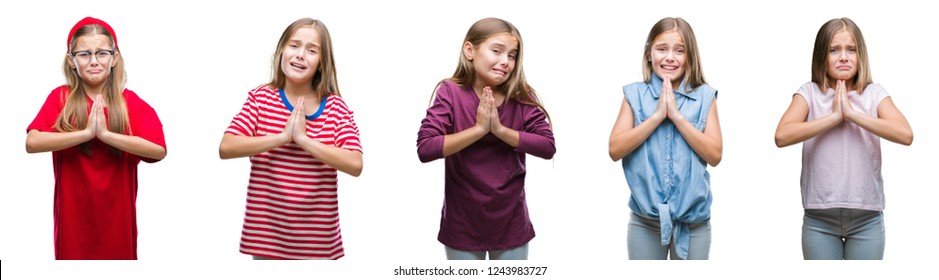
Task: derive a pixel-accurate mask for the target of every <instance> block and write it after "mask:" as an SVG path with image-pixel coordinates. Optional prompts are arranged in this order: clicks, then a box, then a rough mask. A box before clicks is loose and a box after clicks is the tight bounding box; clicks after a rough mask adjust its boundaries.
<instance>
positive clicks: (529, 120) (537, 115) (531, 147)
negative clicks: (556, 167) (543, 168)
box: [515, 96, 556, 159]
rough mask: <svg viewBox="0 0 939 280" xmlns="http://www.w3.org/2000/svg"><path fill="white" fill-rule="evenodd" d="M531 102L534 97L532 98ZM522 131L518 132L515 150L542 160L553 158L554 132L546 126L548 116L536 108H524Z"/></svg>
mask: <svg viewBox="0 0 939 280" xmlns="http://www.w3.org/2000/svg"><path fill="white" fill-rule="evenodd" d="M532 98H533V100H537V99H534V98H535V97H534V96H533V97H532ZM525 108H526V112H525V114H524V116H525V127H524V131H519V132H518V147H516V148H515V150H517V151H519V152H523V153H526V154H531V155H533V156H536V157H540V158H543V159H551V158H553V157H554V153H555V152H556V148H555V146H554V132H552V131H551V125H550V124H548V115H547V114H546V113H545V112H544V111H542V110H541V108H538V107H537V106H531V105H527V106H525Z"/></svg>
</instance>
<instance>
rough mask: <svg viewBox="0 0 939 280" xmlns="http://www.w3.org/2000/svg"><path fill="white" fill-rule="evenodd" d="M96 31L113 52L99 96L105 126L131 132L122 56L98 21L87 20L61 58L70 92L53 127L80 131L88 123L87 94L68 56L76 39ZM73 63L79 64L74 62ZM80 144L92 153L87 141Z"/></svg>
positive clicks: (57, 129) (88, 153) (76, 32)
mask: <svg viewBox="0 0 939 280" xmlns="http://www.w3.org/2000/svg"><path fill="white" fill-rule="evenodd" d="M95 34H97V35H104V36H107V37H108V39H109V40H110V41H111V46H113V47H114V50H113V51H114V54H113V57H112V58H111V59H112V62H111V63H112V65H113V66H112V67H111V69H110V73H109V74H108V78H107V80H106V81H105V83H104V90H103V91H102V94H103V96H102V97H103V98H104V102H105V104H107V108H108V130H110V131H112V132H115V133H120V134H130V133H132V132H131V131H130V125H129V123H130V121H129V119H128V116H127V104H126V102H125V101H124V94H123V92H124V85H125V83H126V82H127V73H126V72H125V71H124V59H122V58H121V56H120V50H119V49H118V48H117V46H116V45H115V44H114V36H113V35H112V34H111V33H109V32H108V31H107V30H106V29H105V28H103V27H102V26H101V25H98V24H89V25H85V26H83V27H81V28H79V29H78V30H77V31H75V35H73V36H72V38H71V40H70V41H69V53H68V54H67V55H66V56H65V61H63V62H62V72H64V73H65V80H66V86H67V87H68V91H69V92H68V94H67V95H66V96H65V100H64V103H65V105H64V106H63V108H62V112H60V113H59V117H58V118H57V119H56V120H55V124H54V125H53V128H54V129H55V130H56V131H61V132H70V131H79V130H82V129H85V127H86V125H87V123H88V100H87V99H88V98H87V97H86V93H85V86H84V82H83V81H82V79H81V77H80V76H79V75H78V70H77V69H76V68H72V65H71V64H69V58H70V56H72V50H73V49H74V48H75V46H76V44H77V43H78V38H80V37H82V36H86V35H95ZM75 67H79V66H78V65H75ZM79 148H80V149H81V150H82V152H84V153H85V154H86V155H91V150H89V149H88V146H87V143H83V144H80V145H79Z"/></svg>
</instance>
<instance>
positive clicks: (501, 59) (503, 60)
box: [499, 53, 509, 65]
mask: <svg viewBox="0 0 939 280" xmlns="http://www.w3.org/2000/svg"><path fill="white" fill-rule="evenodd" d="M499 65H509V54H508V53H505V54H503V55H501V56H499Z"/></svg>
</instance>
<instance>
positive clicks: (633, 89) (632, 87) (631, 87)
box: [623, 82, 651, 100]
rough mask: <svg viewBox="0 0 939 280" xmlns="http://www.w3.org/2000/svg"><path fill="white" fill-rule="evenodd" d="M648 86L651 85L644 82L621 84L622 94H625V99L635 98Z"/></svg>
mask: <svg viewBox="0 0 939 280" xmlns="http://www.w3.org/2000/svg"><path fill="white" fill-rule="evenodd" d="M650 86H651V85H649V84H648V83H644V82H635V83H631V84H628V85H625V86H623V95H625V96H626V99H627V100H636V99H637V98H639V96H640V95H641V94H642V93H643V92H646V90H647V89H648V88H649V87H650Z"/></svg>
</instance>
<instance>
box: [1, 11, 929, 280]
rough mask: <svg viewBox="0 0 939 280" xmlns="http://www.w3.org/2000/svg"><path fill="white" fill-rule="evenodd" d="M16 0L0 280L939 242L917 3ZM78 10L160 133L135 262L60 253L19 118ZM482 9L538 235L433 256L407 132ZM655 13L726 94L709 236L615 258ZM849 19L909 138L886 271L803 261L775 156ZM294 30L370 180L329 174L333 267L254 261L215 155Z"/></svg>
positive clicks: (781, 154) (39, 95)
mask: <svg viewBox="0 0 939 280" xmlns="http://www.w3.org/2000/svg"><path fill="white" fill-rule="evenodd" d="M26 2H27V1H15V2H14V1H5V2H3V4H0V6H2V7H0V26H3V27H4V28H3V33H2V35H0V37H2V38H3V40H2V42H0V62H2V64H0V79H2V80H0V82H2V85H3V86H4V88H5V90H4V91H3V101H4V104H5V106H4V109H3V110H2V111H0V119H2V121H0V129H2V131H3V132H4V133H3V134H2V136H0V141H2V142H0V159H2V162H3V163H2V164H3V165H2V166H3V167H4V168H3V178H4V181H3V183H2V184H0V227H2V228H0V259H2V260H3V262H2V263H3V268H2V278H4V279H35V278H48V277H62V276H69V277H74V278H78V279H91V278H94V279H101V278H104V279H117V278H143V279H162V278H169V277H178V278H184V279H189V278H196V277H199V278H202V277H211V278H219V277H221V276H225V277H227V278H237V279H240V278H258V277H265V278H266V277H280V278H287V277H301V278H320V277H321V276H333V277H338V278H341V279H348V278H352V277H353V276H367V277H369V278H382V279H384V278H393V270H394V269H395V268H398V267H399V266H402V267H404V268H410V267H414V266H417V267H424V268H429V267H434V266H436V267H447V266H454V267H455V268H476V269H482V268H485V267H487V266H489V265H520V266H548V274H547V275H546V276H542V277H532V279H554V278H560V279H570V278H575V277H580V276H587V277H597V276H607V277H611V278H625V277H629V276H634V275H645V276H651V275H659V276H664V277H665V278H679V277H696V276H697V277H700V276H705V277H710V276H717V275H721V276H723V275H733V274H744V275H754V274H755V275H785V276H797V277H798V276H803V275H809V276H818V277H826V276H840V277H843V276H851V277H860V278H868V277H871V278H883V277H884V276H890V275H892V274H891V273H890V271H908V272H910V271H911V272H926V271H928V269H929V268H928V267H927V265H928V264H929V263H927V260H930V259H933V257H934V256H935V254H936V250H937V249H939V248H937V245H936V242H933V241H932V238H934V237H933V236H932V235H933V234H935V232H936V225H935V224H936V223H935V221H934V219H933V217H934V216H935V215H934V213H933V210H934V207H931V206H932V205H935V204H936V199H937V194H939V191H937V190H936V187H937V186H936V182H935V181H930V180H931V179H929V178H931V174H934V173H932V172H934V171H933V170H931V168H932V167H933V166H934V163H933V162H932V161H931V160H930V159H935V158H937V156H939V154H937V149H936V147H935V141H936V128H935V125H934V124H933V123H932V122H931V121H929V116H931V114H930V111H929V110H931V109H932V108H931V106H930V105H932V104H935V103H936V102H937V101H939V100H937V98H936V96H935V94H936V92H935V86H934V85H933V83H934V80H935V77H936V73H935V71H936V70H935V69H936V68H935V67H936V64H937V59H936V55H935V51H934V49H935V46H936V45H937V42H936V39H935V36H934V35H933V33H934V32H935V31H936V28H937V27H939V26H937V24H936V22H935V21H934V20H932V18H933V17H934V13H930V12H929V9H926V8H924V7H922V6H919V5H917V4H914V1H877V2H871V3H864V4H861V3H857V1H843V2H840V1H839V2H835V1H830V2H824V3H816V1H808V2H805V3H801V2H798V3H796V2H793V1H785V2H787V3H786V4H783V3H760V2H762V1H758V3H754V4H736V3H734V4H730V3H700V2H695V1H669V2H666V1H642V2H639V3H628V4H627V3H620V4H612V3H611V1H566V2H565V3H564V4H557V3H554V4H546V3H541V2H536V1H531V2H521V1H518V2H516V1H511V2H509V1H463V2H456V1H452V2H447V3H433V4H429V3H424V2H415V1H252V2H251V3H239V4H224V5H221V4H205V3H196V1H159V2H153V3H136V2H135V3H123V2H121V1H114V2H111V1H93V2H87V1H84V2H66V1H60V2H51V3H50V2H44V1H28V3H26ZM507 2H508V3H507ZM612 2H616V1H612ZM780 2H783V1H780ZM921 3H923V2H921ZM85 16H94V17H98V18H101V19H103V20H105V21H107V22H109V23H110V24H111V25H112V26H113V27H114V28H115V31H116V33H117V35H118V40H119V43H120V46H121V49H122V53H121V54H122V55H123V56H124V59H125V62H126V66H127V71H128V77H129V82H128V84H127V87H128V88H129V89H132V90H134V91H136V92H137V93H138V94H139V95H140V96H141V97H142V98H143V99H144V100H146V101H147V102H149V103H150V104H151V105H152V106H153V107H154V108H155V109H156V111H157V113H158V114H159V116H160V118H161V120H162V121H163V125H164V133H165V135H166V143H167V145H168V152H169V153H168V156H167V157H166V159H164V160H163V161H162V162H159V163H156V164H146V163H141V164H140V166H139V177H140V186H139V187H140V189H139V194H138V203H137V211H138V228H139V232H140V234H139V238H138V243H139V250H138V252H139V258H140V261H137V262H124V261H78V262H67V261H66V262H57V261H53V258H54V255H53V238H52V237H53V230H52V226H53V223H52V202H53V200H52V198H53V174H52V164H51V154H50V153H43V154H27V153H26V152H25V149H24V148H23V147H24V142H25V138H26V133H25V129H26V127H27V125H28V124H29V123H30V122H31V121H32V120H33V118H34V117H35V116H36V113H37V112H38V110H39V108H40V106H41V105H42V103H43V101H44V100H45V98H46V96H47V95H48V94H49V92H50V90H52V89H53V88H55V87H56V86H58V85H60V84H62V83H63V82H64V78H63V74H62V73H61V64H62V62H63V56H64V54H65V52H66V46H65V43H66V37H67V34H68V31H69V29H70V28H71V27H72V25H73V24H74V23H75V22H77V21H78V20H80V19H81V18H82V17H85ZM490 16H494V17H499V18H503V19H506V20H508V21H510V22H512V23H513V24H514V25H515V26H516V27H518V28H519V30H520V31H521V34H522V36H523V39H524V43H525V46H524V47H525V48H524V50H523V52H524V55H525V57H524V67H525V69H526V70H527V73H526V74H527V76H528V79H529V82H530V83H531V84H532V85H533V86H534V87H535V89H536V90H537V91H538V93H539V94H540V96H541V98H542V99H543V102H544V104H545V106H546V107H547V109H548V112H549V113H550V114H551V116H552V118H553V120H554V130H555V131H554V133H555V137H556V140H557V150H558V152H557V155H556V156H555V158H554V159H553V160H550V161H546V160H541V159H538V158H535V157H529V160H528V171H529V173H528V180H527V183H526V185H527V186H526V191H527V193H528V207H529V210H530V212H531V219H532V221H533V223H534V226H535V230H536V233H537V237H535V239H534V240H532V241H531V243H530V253H529V260H528V261H518V262H447V261H445V260H444V259H445V256H444V250H443V246H442V245H441V244H440V243H439V242H438V241H437V240H436V236H437V230H438V226H439V218H440V207H441V204H442V201H443V186H442V184H443V161H442V160H438V161H435V162H432V163H428V164H421V163H420V162H419V161H418V159H417V156H416V148H415V140H416V138H417V129H418V127H419V125H420V120H421V119H422V118H423V117H424V114H425V111H424V110H425V109H426V107H427V105H428V100H429V97H430V95H431V93H432V90H433V88H434V85H435V84H436V83H437V82H438V81H439V80H441V79H443V78H447V77H449V75H450V74H452V73H453V70H454V68H455V67H456V63H457V59H458V55H459V49H460V46H461V43H462V39H463V36H464V35H465V34H466V31H467V29H468V28H469V27H470V25H471V24H472V23H473V22H475V21H476V20H478V19H481V18H484V17H490ZM667 16H680V17H683V18H684V19H686V20H687V21H688V22H690V23H691V25H692V27H693V28H694V30H695V33H696V35H697V39H698V44H699V45H698V47H699V50H700V54H701V57H702V63H703V69H704V73H705V74H706V75H705V76H706V78H707V81H708V83H709V84H710V85H712V86H713V87H715V88H717V89H718V90H719V92H720V94H719V99H718V107H719V113H720V119H721V126H722V128H723V135H724V156H723V161H722V163H721V164H720V165H719V166H717V167H716V168H710V171H711V178H712V179H711V186H712V191H713V194H714V204H713V207H712V217H713V218H712V220H711V224H712V229H713V242H712V244H711V252H710V258H711V261H707V262H687V263H680V264H679V263H673V262H672V263H665V262H651V263H650V262H630V261H627V255H626V225H627V221H628V213H629V212H628V211H629V209H628V207H627V201H628V196H629V192H628V188H627V186H626V180H625V179H624V177H623V174H622V169H621V165H620V163H619V162H615V163H614V162H612V161H610V159H609V158H608V156H607V145H608V138H609V132H610V129H611V127H612V125H613V122H614V120H615V118H616V115H617V113H618V110H619V107H620V102H621V100H622V91H621V86H622V85H625V84H628V83H631V82H635V81H639V80H641V78H642V74H641V72H640V71H641V64H640V62H641V56H642V46H643V43H644V40H645V37H646V35H647V34H648V32H649V29H650V28H651V27H652V25H653V24H654V23H655V22H656V21H658V20H659V19H661V18H663V17H667ZM842 16H847V17H850V18H852V19H853V20H854V21H855V22H856V23H857V24H858V25H859V26H860V27H861V29H862V31H863V33H864V35H865V37H866V39H867V45H868V47H869V54H870V63H871V66H872V72H873V77H874V81H875V82H877V83H880V84H882V85H884V87H885V88H886V89H887V90H888V91H889V93H890V94H891V96H892V97H893V101H894V102H895V103H896V105H897V106H898V107H899V108H900V110H901V111H902V112H903V113H904V114H905V115H906V117H907V118H908V119H909V121H910V124H911V125H912V127H913V131H914V134H915V141H914V144H913V145H912V146H910V147H905V146H901V145H897V144H894V143H890V142H887V141H881V142H882V147H883V176H884V181H885V191H886V197H887V207H886V210H885V212H884V213H885V221H886V225H887V245H886V246H887V247H886V254H885V261H883V262H805V261H802V260H801V259H802V255H801V243H800V232H801V223H802V221H801V219H802V207H801V198H800V193H799V170H800V164H801V156H800V155H801V145H794V146H791V147H787V148H783V149H779V148H777V147H776V146H775V145H774V144H773V133H774V131H775V128H776V124H777V122H778V121H779V117H780V116H781V115H782V113H783V112H784V111H785V109H786V107H787V106H788V105H789V102H790V100H791V97H792V94H793V93H794V92H795V90H796V89H798V87H799V86H800V85H802V84H803V83H805V82H807V81H809V79H810V69H811V68H810V66H811V64H810V63H811V55H812V46H813V42H814V39H815V34H816V32H817V31H818V28H819V27H820V26H821V25H822V24H823V23H824V22H826V21H827V20H829V19H832V18H836V17H842ZM301 17H313V18H317V19H321V20H323V21H324V22H325V23H326V25H327V27H328V28H329V30H330V32H331V34H332V38H333V46H334V48H335V58H336V66H337V68H338V76H339V85H340V89H341V92H342V95H343V97H344V98H345V99H346V102H347V103H348V104H349V106H350V107H351V108H352V109H353V110H354V112H355V119H356V122H357V123H358V125H359V128H360V131H361V140H362V144H363V147H364V149H365V155H364V159H365V169H364V171H363V173H362V175H361V176H360V177H358V178H354V177H349V176H344V175H343V176H341V177H340V179H339V182H340V183H339V185H340V197H341V198H340V208H341V210H340V213H341V221H342V233H343V242H344V246H345V250H346V256H345V257H344V258H342V259H341V260H340V261H337V262H327V261H314V262H253V261H249V260H250V257H249V256H246V255H242V254H240V253H239V252H238V242H239V237H240V231H241V224H242V219H243V213H244V204H245V196H246V185H247V180H248V171H249V162H248V159H247V158H241V159H234V160H220V159H219V158H218V155H217V147H218V143H219V141H220V140H221V137H222V134H223V132H224V131H225V129H226V128H227V126H228V124H229V122H230V120H231V118H232V117H233V116H234V115H235V114H236V113H237V112H238V110H239V109H240V108H241V105H242V103H243V102H244V100H245V98H246V97H247V92H248V90H250V89H252V88H254V87H255V86H257V85H259V84H261V83H265V82H267V81H268V80H269V77H270V76H269V75H270V62H271V55H272V54H273V51H274V48H275V45H276V43H277V39H278V38H279V36H280V34H281V32H283V30H284V29H285V28H286V27H287V25H289V24H290V23H291V22H293V21H294V20H296V19H298V18H301ZM666 271H667V273H666ZM545 277H547V278H545ZM461 278H464V279H470V278H473V277H461ZM482 278H487V277H485V276H478V277H475V279H482Z"/></svg>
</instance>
